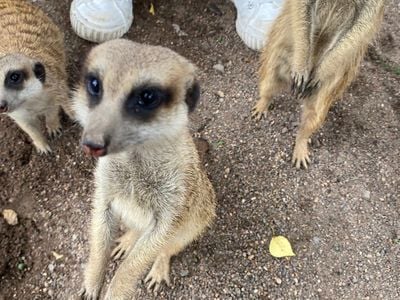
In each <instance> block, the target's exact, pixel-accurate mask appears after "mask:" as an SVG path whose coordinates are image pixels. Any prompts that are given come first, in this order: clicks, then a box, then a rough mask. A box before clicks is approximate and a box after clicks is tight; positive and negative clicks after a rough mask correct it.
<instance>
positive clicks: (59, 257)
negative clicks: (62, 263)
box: [51, 251, 64, 260]
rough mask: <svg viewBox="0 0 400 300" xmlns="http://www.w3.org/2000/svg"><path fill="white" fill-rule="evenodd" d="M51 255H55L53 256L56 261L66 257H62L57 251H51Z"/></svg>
mask: <svg viewBox="0 0 400 300" xmlns="http://www.w3.org/2000/svg"><path fill="white" fill-rule="evenodd" d="M51 253H52V254H53V256H54V257H55V258H56V260H59V259H61V258H63V257H64V255H62V254H58V253H57V252H55V251H51Z"/></svg>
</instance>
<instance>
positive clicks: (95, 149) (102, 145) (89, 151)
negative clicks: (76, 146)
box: [82, 138, 108, 157]
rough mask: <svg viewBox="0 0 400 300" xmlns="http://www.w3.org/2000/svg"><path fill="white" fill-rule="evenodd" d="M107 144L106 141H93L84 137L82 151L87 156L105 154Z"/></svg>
mask: <svg viewBox="0 0 400 300" xmlns="http://www.w3.org/2000/svg"><path fill="white" fill-rule="evenodd" d="M107 146H108V143H107V142H93V141H91V140H88V139H85V138H84V139H83V141H82V148H83V152H85V154H86V155H88V156H93V157H100V156H105V155H106V154H107Z"/></svg>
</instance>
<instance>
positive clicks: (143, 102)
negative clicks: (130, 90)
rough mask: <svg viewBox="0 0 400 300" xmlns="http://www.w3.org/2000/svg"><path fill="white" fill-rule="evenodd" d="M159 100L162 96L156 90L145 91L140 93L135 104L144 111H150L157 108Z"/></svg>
mask: <svg viewBox="0 0 400 300" xmlns="http://www.w3.org/2000/svg"><path fill="white" fill-rule="evenodd" d="M161 100H162V95H160V93H159V91H158V90H151V89H147V90H144V91H142V92H141V93H140V95H139V99H138V101H137V104H138V106H140V107H142V108H144V109H148V110H150V109H154V108H156V107H157V106H159V105H160V103H161Z"/></svg>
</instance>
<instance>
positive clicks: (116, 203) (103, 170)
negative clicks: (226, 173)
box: [74, 40, 215, 300]
mask: <svg viewBox="0 0 400 300" xmlns="http://www.w3.org/2000/svg"><path fill="white" fill-rule="evenodd" d="M91 72H96V73H97V74H99V78H101V79H100V80H101V81H102V86H103V96H102V98H101V100H100V101H99V102H98V103H97V104H96V105H90V104H89V103H90V99H88V97H89V96H88V92H87V90H86V83H85V79H84V78H85V74H90V73H91ZM194 82H195V68H194V67H193V65H192V64H191V63H189V62H188V61H187V60H186V59H184V58H183V57H181V56H179V55H178V54H176V53H174V52H173V51H171V50H169V49H166V48H162V47H155V46H147V45H140V44H137V43H133V42H130V41H127V40H114V41H110V42H107V43H104V44H102V45H99V46H97V47H95V48H94V49H93V50H92V51H91V52H90V54H89V56H88V58H87V61H86V64H85V67H84V76H83V81H82V83H81V84H80V85H79V86H78V88H77V91H76V93H75V97H74V106H75V110H76V114H77V116H78V119H79V121H80V122H81V124H82V125H83V127H84V132H83V140H90V141H96V143H104V140H105V139H108V149H107V155H106V156H103V157H100V159H99V161H98V163H97V167H96V172H95V184H96V189H95V194H94V199H93V211H92V223H91V229H90V255H89V261H88V263H87V266H86V268H85V272H84V288H83V291H82V298H83V299H97V297H98V296H99V294H100V290H101V287H102V284H103V279H104V274H105V268H106V265H107V261H108V257H109V256H110V254H112V256H114V258H120V257H124V260H123V261H122V262H121V265H120V266H119V268H118V270H117V271H116V273H115V275H114V278H113V279H112V282H111V284H110V286H109V288H108V291H107V294H106V299H113V300H117V299H132V297H133V295H134V294H135V290H136V284H137V281H138V280H139V279H140V278H141V276H142V275H143V273H144V272H145V270H146V268H148V267H149V266H150V264H151V263H153V267H152V269H151V270H150V272H149V274H148V276H147V277H146V279H145V281H146V282H148V287H149V289H151V288H154V290H158V289H159V287H160V284H161V282H162V281H166V283H167V284H168V283H169V265H170V258H171V256H173V255H176V254H178V253H179V252H180V251H181V250H183V249H184V248H185V247H186V246H187V245H188V244H189V243H190V242H191V241H193V240H194V239H196V238H197V237H198V236H199V235H200V234H201V233H202V232H203V231H204V230H205V229H206V227H207V226H208V225H209V224H210V223H211V222H212V220H213V219H214V214H215V194H214V191H213V188H212V185H211V183H210V181H209V180H208V178H207V176H206V174H205V173H204V171H203V170H202V167H201V163H200V159H199V156H198V153H197V151H196V149H195V146H194V143H193V140H192V137H191V135H190V133H189V130H188V127H187V125H188V107H187V105H186V103H185V97H186V96H187V90H188V88H190V87H191V86H192V85H193V84H194ZM144 83H146V84H148V85H154V84H155V85H157V86H162V87H165V88H169V89H170V90H172V91H173V93H172V94H173V99H172V100H171V102H169V103H168V104H167V105H163V106H162V107H160V108H159V109H158V110H157V113H156V114H155V115H154V116H152V118H150V119H148V120H141V119H138V118H135V117H132V116H126V115H125V113H124V103H125V102H126V101H127V97H128V95H129V94H130V93H131V91H132V90H134V89H136V88H138V87H139V86H141V85H142V84H144ZM119 220H121V221H122V223H123V224H124V225H125V227H127V228H128V231H127V233H126V234H125V235H123V236H122V237H121V238H120V239H119V245H118V246H117V247H116V248H115V249H114V251H113V252H112V253H111V244H112V241H113V240H114V237H115V235H114V233H115V231H116V229H117V227H118V221H119Z"/></svg>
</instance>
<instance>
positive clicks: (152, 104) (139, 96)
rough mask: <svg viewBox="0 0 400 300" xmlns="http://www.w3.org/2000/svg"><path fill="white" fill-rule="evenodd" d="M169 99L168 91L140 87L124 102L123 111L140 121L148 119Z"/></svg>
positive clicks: (153, 87)
mask: <svg viewBox="0 0 400 300" xmlns="http://www.w3.org/2000/svg"><path fill="white" fill-rule="evenodd" d="M170 99H171V93H170V91H169V90H168V89H165V88H162V87H158V86H148V85H145V86H142V87H137V88H135V89H134V90H133V91H132V92H131V94H130V95H129V96H128V98H127V100H126V102H125V111H126V112H127V113H128V115H133V116H135V117H138V118H141V119H148V118H150V117H151V116H152V115H153V114H154V113H155V111H156V110H157V108H158V107H160V106H161V105H162V104H164V103H165V104H166V103H168V102H169V101H170Z"/></svg>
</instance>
